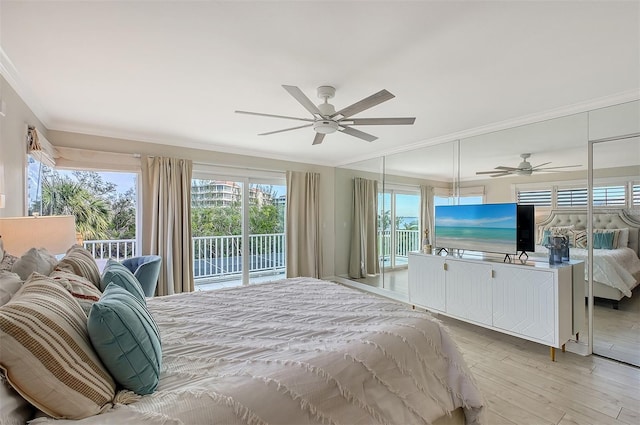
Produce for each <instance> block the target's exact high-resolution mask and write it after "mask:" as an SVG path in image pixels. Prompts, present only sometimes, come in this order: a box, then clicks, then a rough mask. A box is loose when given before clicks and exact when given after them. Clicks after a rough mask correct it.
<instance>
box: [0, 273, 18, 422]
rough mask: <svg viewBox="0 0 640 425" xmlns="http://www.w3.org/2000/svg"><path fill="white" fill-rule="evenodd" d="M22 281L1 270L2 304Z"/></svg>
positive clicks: (0, 294)
mask: <svg viewBox="0 0 640 425" xmlns="http://www.w3.org/2000/svg"><path fill="white" fill-rule="evenodd" d="M22 283H23V280H22V279H20V276H18V275H17V274H15V273H11V272H7V271H0V306H3V305H5V304H6V303H8V302H9V300H10V299H11V297H13V296H14V295H15V293H16V292H18V289H20V288H21V287H22ZM0 423H2V422H0Z"/></svg>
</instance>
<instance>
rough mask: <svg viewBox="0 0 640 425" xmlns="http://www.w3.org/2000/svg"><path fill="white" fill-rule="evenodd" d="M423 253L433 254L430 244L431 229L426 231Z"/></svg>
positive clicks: (423, 240) (423, 239)
mask: <svg viewBox="0 0 640 425" xmlns="http://www.w3.org/2000/svg"><path fill="white" fill-rule="evenodd" d="M422 252H424V253H425V254H431V244H430V243H429V229H424V238H422Z"/></svg>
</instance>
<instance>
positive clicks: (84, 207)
mask: <svg viewBox="0 0 640 425" xmlns="http://www.w3.org/2000/svg"><path fill="white" fill-rule="evenodd" d="M49 177H50V178H47V179H46V180H45V181H44V183H43V185H42V211H43V213H46V214H49V215H73V216H74V217H75V218H76V231H77V232H78V233H80V234H81V235H82V238H83V239H86V240H96V239H106V238H107V235H108V233H107V231H108V229H109V223H110V217H109V215H110V211H109V205H108V204H107V202H106V201H105V200H103V199H101V198H99V197H97V196H96V195H94V194H92V193H91V192H89V191H88V190H87V189H85V188H84V187H83V186H82V185H81V184H80V183H76V182H74V181H72V180H70V179H68V178H64V177H60V176H59V175H57V174H55V173H53V174H52V175H50V176H49Z"/></svg>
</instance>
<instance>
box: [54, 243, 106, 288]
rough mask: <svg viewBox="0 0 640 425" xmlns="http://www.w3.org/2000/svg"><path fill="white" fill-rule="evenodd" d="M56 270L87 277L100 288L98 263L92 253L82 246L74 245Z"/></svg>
mask: <svg viewBox="0 0 640 425" xmlns="http://www.w3.org/2000/svg"><path fill="white" fill-rule="evenodd" d="M56 270H66V271H69V272H71V273H74V274H77V275H78V276H82V277H84V278H87V279H89V280H90V281H91V283H93V284H94V285H95V286H96V288H100V270H99V269H98V264H97V263H96V260H95V259H94V258H93V256H92V255H91V253H90V252H89V251H87V250H86V249H84V248H83V247H81V246H80V245H74V246H72V247H71V248H69V250H68V251H67V254H66V255H65V256H64V258H63V259H62V260H60V262H59V263H58V265H57V266H56Z"/></svg>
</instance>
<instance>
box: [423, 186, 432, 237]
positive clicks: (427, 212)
mask: <svg viewBox="0 0 640 425" xmlns="http://www.w3.org/2000/svg"><path fill="white" fill-rule="evenodd" d="M432 211H433V188H432V187H431V186H420V240H421V241H422V238H423V237H424V231H425V230H428V231H429V244H431V245H433V242H434V240H433V237H434V234H433V219H432ZM420 246H421V247H422V242H421V243H420Z"/></svg>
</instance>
